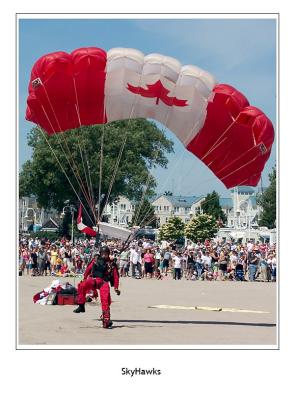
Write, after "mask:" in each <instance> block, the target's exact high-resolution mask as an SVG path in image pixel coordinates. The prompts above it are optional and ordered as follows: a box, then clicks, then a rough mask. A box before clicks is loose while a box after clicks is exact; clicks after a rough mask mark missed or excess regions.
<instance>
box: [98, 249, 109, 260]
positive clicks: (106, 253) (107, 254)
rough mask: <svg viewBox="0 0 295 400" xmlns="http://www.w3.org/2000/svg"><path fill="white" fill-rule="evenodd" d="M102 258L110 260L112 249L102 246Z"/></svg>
mask: <svg viewBox="0 0 295 400" xmlns="http://www.w3.org/2000/svg"><path fill="white" fill-rule="evenodd" d="M100 255H101V257H104V258H108V257H109V255H110V249H109V247H108V246H102V247H101V249H100Z"/></svg>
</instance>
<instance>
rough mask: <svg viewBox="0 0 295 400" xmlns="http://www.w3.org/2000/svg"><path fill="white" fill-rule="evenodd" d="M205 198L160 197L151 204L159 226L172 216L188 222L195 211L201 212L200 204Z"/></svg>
mask: <svg viewBox="0 0 295 400" xmlns="http://www.w3.org/2000/svg"><path fill="white" fill-rule="evenodd" d="M204 198H205V196H167V195H160V196H158V197H156V199H154V201H153V202H152V204H153V206H154V207H155V215H156V216H157V218H158V223H159V226H160V225H163V224H165V223H166V222H167V221H168V219H169V218H170V217H172V216H175V217H179V218H181V219H182V221H183V222H188V221H189V220H190V219H191V218H192V216H193V215H195V214H196V213H197V211H201V203H202V201H203V200H204Z"/></svg>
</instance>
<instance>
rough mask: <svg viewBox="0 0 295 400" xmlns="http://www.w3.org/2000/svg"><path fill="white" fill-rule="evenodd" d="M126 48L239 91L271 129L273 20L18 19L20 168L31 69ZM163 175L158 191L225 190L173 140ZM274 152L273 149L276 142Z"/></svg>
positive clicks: (24, 148)
mask: <svg viewBox="0 0 295 400" xmlns="http://www.w3.org/2000/svg"><path fill="white" fill-rule="evenodd" d="M84 46H85V47H87V46H96V47H102V48H104V49H105V50H109V49H110V48H112V47H133V48H138V49H140V50H141V51H142V52H143V53H145V54H148V53H162V54H166V55H169V56H172V57H175V58H177V59H178V60H179V61H180V62H181V63H182V64H194V65H197V66H199V67H201V68H202V69H205V70H207V71H209V72H210V73H212V74H213V75H214V76H215V77H216V79H217V81H218V82H220V83H228V84H230V85H232V86H234V87H236V88H237V89H238V90H240V91H241V92H242V93H243V94H244V95H245V96H246V97H247V98H248V100H249V102H250V103H251V104H252V105H254V106H256V107H258V108H261V109H262V110H263V111H264V112H265V113H266V115H267V116H268V117H269V118H270V120H271V121H272V122H273V124H274V126H275V124H276V21H275V20H274V19H267V20H266V19H251V20H250V19H189V20H187V19H185V20H184V19H168V20H167V19H165V20H162V19H152V20H148V19H135V20H130V19H125V20H123V19H91V20H90V19H87V20H81V19H37V20H36V19H34V20H32V19H23V20H20V21H19V134H20V141H19V146H20V150H19V162H20V166H21V165H22V164H23V162H24V161H26V160H27V159H28V158H30V149H29V147H28V146H27V144H26V136H27V132H29V130H30V129H31V128H32V127H33V126H34V125H33V124H31V123H29V122H28V121H25V109H26V97H27V86H28V81H29V76H30V71H31V68H32V66H33V64H34V62H35V61H36V60H37V59H38V58H39V57H40V56H42V55H43V54H46V53H50V52H54V51H58V50H63V51H68V52H70V51H72V50H74V49H76V48H79V47H84ZM165 133H166V135H167V136H168V137H169V138H171V139H173V140H174V142H175V146H174V149H175V153H174V154H173V155H170V156H169V165H168V169H167V170H163V169H157V170H156V171H153V174H154V175H155V176H156V178H157V180H158V191H159V192H163V191H165V190H172V191H173V192H174V194H183V195H193V194H194V195H200V194H206V193H208V192H211V191H212V190H217V191H218V192H219V193H220V194H221V195H223V196H228V195H229V191H228V190H227V189H226V188H225V186H224V185H223V184H222V183H221V182H219V181H218V179H217V178H216V177H215V176H214V175H213V174H212V173H211V171H210V170H209V169H208V168H207V167H206V166H204V165H203V164H202V162H201V161H199V160H198V159H197V158H196V157H195V156H193V155H192V154H191V153H189V152H188V151H186V150H185V149H184V148H183V146H182V144H181V143H180V142H178V140H177V139H176V138H175V136H174V135H173V134H172V133H171V132H169V131H168V130H165ZM275 145H276V142H275ZM275 145H274V147H273V151H272V154H271V157H270V159H269V161H268V163H267V165H266V167H265V170H264V172H263V175H262V176H263V185H264V186H265V185H267V184H268V177H267V176H268V173H269V172H270V171H271V168H272V167H273V166H274V165H275V162H276V160H275V157H276V151H275Z"/></svg>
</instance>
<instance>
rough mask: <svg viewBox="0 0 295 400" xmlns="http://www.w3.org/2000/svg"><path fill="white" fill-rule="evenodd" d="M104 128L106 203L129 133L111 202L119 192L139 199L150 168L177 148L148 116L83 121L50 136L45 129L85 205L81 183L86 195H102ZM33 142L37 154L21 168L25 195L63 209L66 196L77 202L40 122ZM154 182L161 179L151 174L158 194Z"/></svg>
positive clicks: (153, 184)
mask: <svg viewBox="0 0 295 400" xmlns="http://www.w3.org/2000/svg"><path fill="white" fill-rule="evenodd" d="M103 133H104V145H103V168H102V182H101V185H102V186H101V193H102V196H101V199H102V201H101V203H103V202H105V201H106V199H107V195H106V194H107V192H108V189H109V185H110V182H111V180H112V177H113V175H114V171H115V165H116V161H117V159H118V154H119V153H120V148H121V144H122V143H123V140H124V138H125V137H126V133H127V140H126V145H125V147H124V151H123V153H122V158H121V161H120V164H119V168H118V171H117V173H116V175H115V180H114V184H113V188H112V192H111V195H110V198H109V203H110V202H112V201H114V200H115V199H116V198H118V196H119V195H125V196H126V197H128V198H129V199H134V200H138V201H139V199H140V198H141V195H142V192H143V188H144V185H145V183H146V182H147V179H148V175H149V168H151V167H152V166H154V165H158V166H161V167H164V168H166V167H167V163H168V160H167V158H166V156H165V153H170V152H172V151H173V142H172V141H170V140H168V139H167V138H166V137H165V135H164V133H163V132H162V131H161V130H159V129H158V127H157V126H156V124H155V123H154V122H150V121H147V120H145V119H134V120H130V121H116V122H113V123H110V124H107V125H104V126H103V125H96V126H87V127H82V128H79V129H74V130H71V131H66V132H64V133H61V134H58V135H53V136H51V137H48V136H47V135H46V134H45V135H46V138H47V140H48V141H49V143H50V146H51V147H52V149H53V150H54V152H55V154H56V156H57V158H58V160H59V162H60V163H61V164H62V166H63V169H64V170H65V172H66V173H67V175H68V177H69V179H70V181H71V182H72V184H73V186H74V188H75V189H76V191H77V193H78V195H79V196H80V197H81V200H82V202H83V203H84V204H85V205H86V200H85V195H84V194H83V189H82V187H84V192H86V196H88V197H90V198H91V199H92V200H93V199H94V202H95V203H94V204H97V202H98V198H99V181H100V178H99V174H100V169H99V165H100V149H101V140H102V135H103ZM28 144H29V146H30V147H31V148H32V158H31V160H29V161H27V162H25V163H24V165H23V167H22V171H21V173H20V177H19V193H20V196H29V195H35V196H36V197H37V201H38V204H39V205H40V206H41V207H44V208H46V209H48V208H51V207H53V208H56V209H57V210H59V211H61V210H62V208H63V206H64V202H65V200H69V202H70V204H76V205H78V201H77V196H76V194H75V193H74V190H73V189H72V187H71V185H70V183H69V182H68V180H67V178H66V176H65V174H64V172H63V171H62V169H61V167H60V165H59V163H58V161H57V160H56V157H55V156H54V154H53V153H52V151H51V150H50V147H49V145H48V143H47V142H46V139H45V137H44V135H43V134H42V132H41V131H40V130H39V129H38V128H33V129H32V130H31V131H30V133H29V134H28ZM77 180H78V181H81V182H82V183H81V182H78V181H77ZM155 187H156V181H155V179H154V178H153V177H152V178H151V179H150V181H149V190H148V191H147V193H146V194H147V196H150V195H152V194H154V188H155ZM87 193H90V194H89V195H88V194H87ZM102 206H103V204H102ZM88 209H90V207H88ZM89 214H90V212H89ZM85 222H87V221H85Z"/></svg>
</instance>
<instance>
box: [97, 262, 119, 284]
mask: <svg viewBox="0 0 295 400" xmlns="http://www.w3.org/2000/svg"><path fill="white" fill-rule="evenodd" d="M115 268H118V267H117V264H116V262H115V261H114V260H112V261H105V260H104V259H103V258H100V259H98V262H97V263H94V264H93V266H92V270H91V275H92V277H93V278H101V279H103V280H104V281H105V282H110V284H111V286H114V269H115ZM94 287H95V289H98V288H97V287H96V280H95V279H94Z"/></svg>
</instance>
